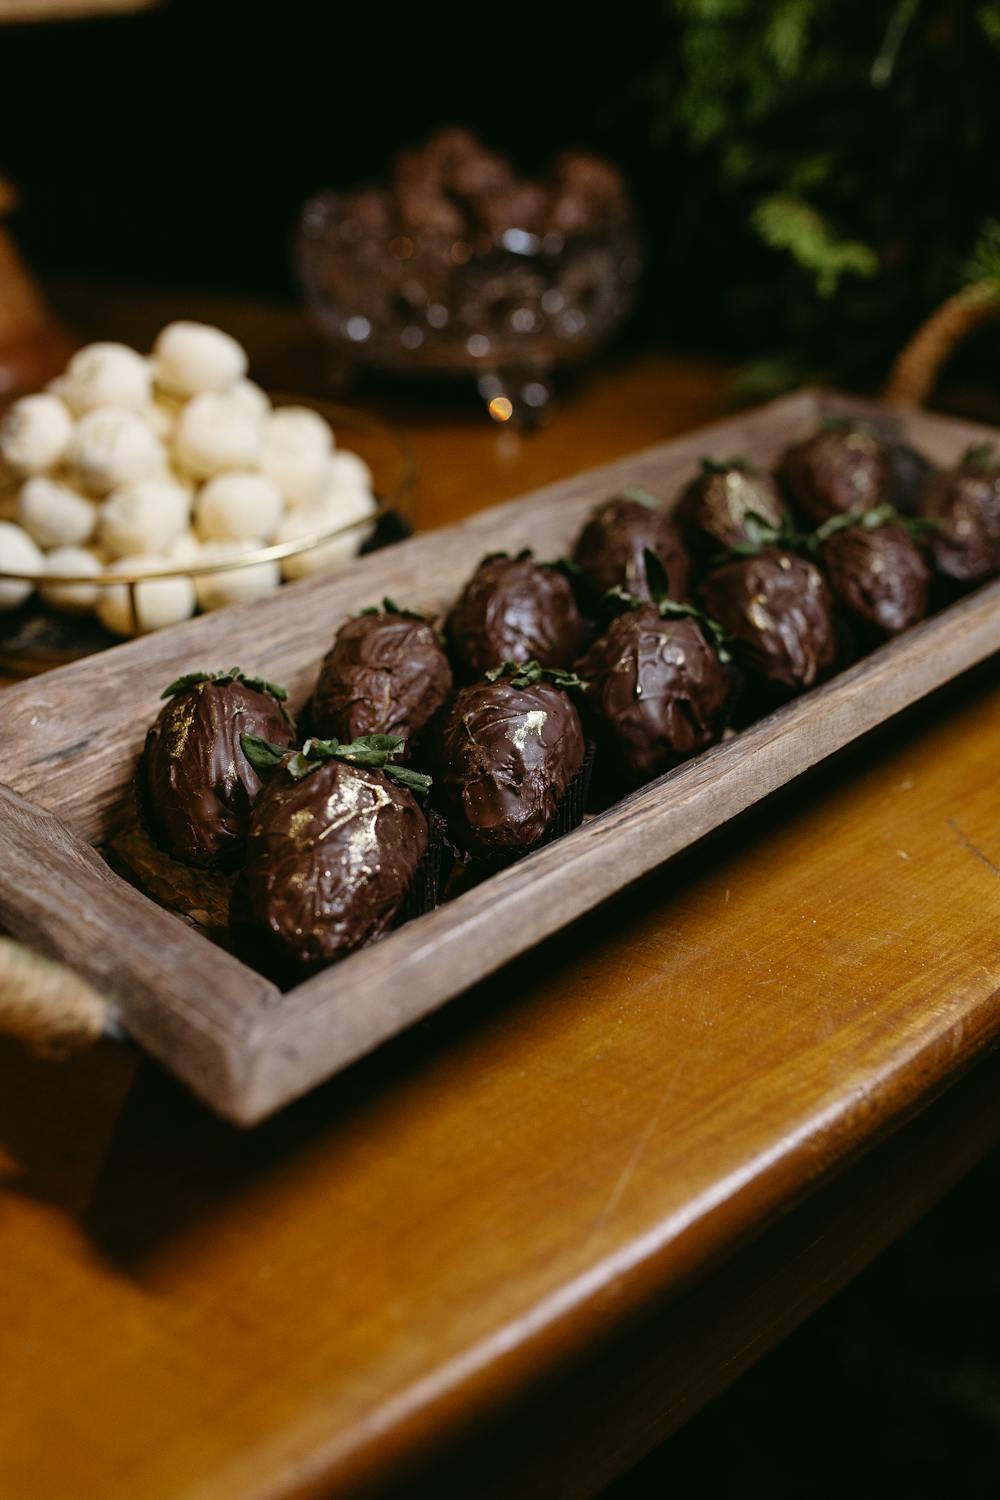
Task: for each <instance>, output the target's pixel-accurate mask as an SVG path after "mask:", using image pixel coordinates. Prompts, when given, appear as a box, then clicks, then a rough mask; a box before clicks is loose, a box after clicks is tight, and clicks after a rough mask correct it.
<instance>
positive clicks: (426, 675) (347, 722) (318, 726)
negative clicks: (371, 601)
mask: <svg viewBox="0 0 1000 1500" xmlns="http://www.w3.org/2000/svg"><path fill="white" fill-rule="evenodd" d="M451 690H452V674H451V664H450V663H449V661H448V658H447V656H446V655H445V652H444V648H443V646H442V644H441V639H440V637H439V635H438V632H437V630H436V629H435V628H434V624H433V622H432V620H431V619H430V618H429V617H428V616H426V615H422V614H418V613H416V612H415V611H413V610H407V609H401V608H400V606H399V605H398V604H396V603H394V601H393V600H392V599H384V600H383V601H382V607H381V609H378V608H372V609H364V610H362V611H361V612H360V613H359V614H357V615H355V616H354V617H353V618H352V619H350V620H347V621H345V623H344V624H343V625H342V626H341V627H340V629H339V630H338V631H337V634H336V637H335V638H334V642H333V645H332V646H331V647H330V650H329V651H328V652H327V653H326V656H325V657H324V658H323V663H322V666H321V667H320V670H319V677H318V678H317V681H316V688H315V690H314V692H313V697H312V702H311V704H310V714H309V723H310V728H311V729H312V730H313V732H314V733H316V734H318V735H322V736H327V737H332V738H335V739H339V740H343V741H345V742H350V741H351V740H355V739H357V738H358V737H359V736H361V735H366V734H392V735H399V736H401V738H402V739H404V740H405V741H406V742H407V747H408V749H409V748H411V747H412V744H413V742H414V740H415V739H416V738H417V736H419V735H420V733H421V732H422V731H423V730H424V729H426V727H427V725H428V724H429V723H430V721H431V719H433V717H434V715H435V714H436V713H438V711H439V710H440V709H441V707H442V706H443V704H444V703H445V700H446V699H447V697H448V695H449V693H450V692H451Z"/></svg>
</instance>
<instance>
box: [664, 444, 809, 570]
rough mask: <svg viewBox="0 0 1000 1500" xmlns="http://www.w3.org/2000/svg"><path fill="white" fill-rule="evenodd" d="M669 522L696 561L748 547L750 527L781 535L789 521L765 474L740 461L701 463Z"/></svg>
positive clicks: (706, 461) (781, 502)
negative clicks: (740, 545)
mask: <svg viewBox="0 0 1000 1500" xmlns="http://www.w3.org/2000/svg"><path fill="white" fill-rule="evenodd" d="M673 516H674V520H675V522H676V523H677V525H678V526H679V527H680V531H681V535H682V536H683V538H684V542H685V545H686V546H687V548H688V550H689V551H690V552H691V553H692V554H694V555H695V556H696V557H699V558H709V557H713V556H715V555H716V554H718V553H719V552H724V551H726V549H727V548H729V547H734V546H736V545H737V544H738V543H740V542H750V541H753V540H754V538H755V535H756V532H755V526H754V523H755V522H757V523H761V524H763V525H764V526H770V527H772V528H774V529H775V530H780V529H781V528H782V527H783V526H784V525H785V524H786V522H787V520H788V512H787V510H786V509H785V505H784V502H783V500H782V498H781V496H780V494H779V493H778V487H777V485H776V484H775V482H774V480H773V479H772V478H771V476H770V474H760V473H758V472H757V470H755V469H753V468H751V466H750V465H749V464H748V463H747V462H746V460H745V459H742V458H730V459H722V460H718V459H713V458H703V459H702V461H701V472H700V473H699V474H697V475H696V476H695V478H694V479H692V480H691V482H690V483H689V484H688V485H686V486H685V488H684V489H683V490H682V491H681V496H680V499H679V500H678V502H677V505H676V507H675V509H674V512H673Z"/></svg>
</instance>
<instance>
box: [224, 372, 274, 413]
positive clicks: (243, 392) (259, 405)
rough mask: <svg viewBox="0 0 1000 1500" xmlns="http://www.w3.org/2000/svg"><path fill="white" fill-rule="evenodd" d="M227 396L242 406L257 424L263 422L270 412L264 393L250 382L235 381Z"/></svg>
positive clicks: (269, 404) (269, 403) (268, 402)
mask: <svg viewBox="0 0 1000 1500" xmlns="http://www.w3.org/2000/svg"><path fill="white" fill-rule="evenodd" d="M227 394H228V395H230V396H232V398H233V400H234V401H238V402H239V403H240V404H241V405H242V406H244V407H245V408H246V410H247V411H248V412H249V413H250V415H251V416H252V417H256V418H257V421H258V422H263V420H264V418H265V417H266V416H267V415H268V413H269V412H270V410H271V402H270V400H269V399H268V397H267V395H266V393H265V392H264V391H262V390H261V388H260V386H259V385H255V384H254V382H253V381H252V380H237V382H236V384H235V385H234V386H233V388H232V390H230V391H228V392H227Z"/></svg>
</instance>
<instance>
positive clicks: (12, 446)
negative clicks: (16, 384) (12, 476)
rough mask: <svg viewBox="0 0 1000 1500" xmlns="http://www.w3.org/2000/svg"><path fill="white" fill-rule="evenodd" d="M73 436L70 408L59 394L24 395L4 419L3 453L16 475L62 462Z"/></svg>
mask: <svg viewBox="0 0 1000 1500" xmlns="http://www.w3.org/2000/svg"><path fill="white" fill-rule="evenodd" d="M72 436H73V418H72V416H71V415H70V411H69V407H68V406H67V405H66V403H65V402H64V401H61V400H60V399H59V397H58V396H50V395H40V396H23V397H22V398H21V400H20V401H15V402H14V405H13V406H12V407H11V408H10V410H9V411H8V412H7V413H6V415H5V416H4V418H3V421H2V422H0V456H2V457H3V459H4V461H5V462H6V463H7V464H8V465H9V467H10V468H11V469H12V470H13V471H14V472H15V473H16V474H42V473H44V471H45V470H46V469H54V468H55V467H56V465H57V464H60V463H61V462H62V460H63V457H64V456H65V453H66V449H67V448H68V447H69V441H70V438H71V437H72Z"/></svg>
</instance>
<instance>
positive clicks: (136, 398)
mask: <svg viewBox="0 0 1000 1500" xmlns="http://www.w3.org/2000/svg"><path fill="white" fill-rule="evenodd" d="M58 389H59V393H60V395H61V396H62V398H63V400H64V401H65V402H66V403H67V405H68V406H69V407H71V409H72V410H73V411H74V412H76V414H77V415H78V416H82V415H83V413H84V412H88V411H96V409H97V408H98V407H101V406H117V407H119V408H121V409H122V410H127V411H142V410H143V409H144V408H145V407H147V406H148V405H149V403H150V401H151V400H152V393H153V374H152V370H151V369H150V365H149V360H148V359H145V358H144V357H143V356H142V355H141V354H137V353H136V351H135V350H134V349H130V348H129V347H128V345H127V344H88V345H87V346H86V348H84V349H79V350H78V351H77V352H76V354H74V355H73V358H72V359H71V360H70V362H69V364H68V365H67V366H66V371H65V373H64V374H63V375H62V376H61V378H60V380H59V385H58Z"/></svg>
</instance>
